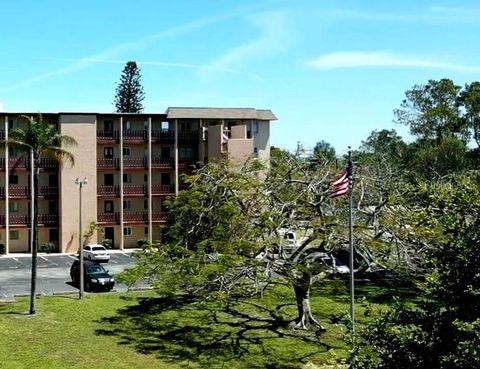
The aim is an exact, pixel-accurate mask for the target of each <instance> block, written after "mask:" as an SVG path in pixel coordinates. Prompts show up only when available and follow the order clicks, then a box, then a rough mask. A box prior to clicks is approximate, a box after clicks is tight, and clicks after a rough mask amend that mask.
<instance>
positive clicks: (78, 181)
mask: <svg viewBox="0 0 480 369" xmlns="http://www.w3.org/2000/svg"><path fill="white" fill-rule="evenodd" d="M87 183H88V181H87V178H83V179H78V178H77V179H76V180H75V184H76V185H77V186H78V250H79V255H78V257H79V258H80V271H79V274H80V289H79V292H78V298H79V299H80V300H83V291H84V271H83V245H82V187H83V185H86V184H87Z"/></svg>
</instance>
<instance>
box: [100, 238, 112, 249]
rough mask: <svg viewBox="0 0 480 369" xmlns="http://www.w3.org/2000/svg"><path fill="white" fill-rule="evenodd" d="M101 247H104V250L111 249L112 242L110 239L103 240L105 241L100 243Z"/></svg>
mask: <svg viewBox="0 0 480 369" xmlns="http://www.w3.org/2000/svg"><path fill="white" fill-rule="evenodd" d="M102 245H103V247H105V248H106V249H113V241H112V240H111V239H110V238H105V239H104V240H103V241H102Z"/></svg>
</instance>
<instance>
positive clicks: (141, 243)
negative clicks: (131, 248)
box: [137, 238, 149, 247]
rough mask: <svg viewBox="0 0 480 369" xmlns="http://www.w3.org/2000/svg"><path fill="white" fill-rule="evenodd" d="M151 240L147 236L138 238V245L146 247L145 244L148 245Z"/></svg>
mask: <svg viewBox="0 0 480 369" xmlns="http://www.w3.org/2000/svg"><path fill="white" fill-rule="evenodd" d="M148 244H149V242H148V240H147V239H146V238H140V239H139V240H137V245H138V247H144V246H145V245H148Z"/></svg>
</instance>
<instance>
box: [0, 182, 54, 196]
mask: <svg viewBox="0 0 480 369" xmlns="http://www.w3.org/2000/svg"><path fill="white" fill-rule="evenodd" d="M38 194H39V196H42V197H55V196H58V187H50V186H41V187H40V188H39V189H38ZM5 195H6V193H5V187H0V198H5ZM8 195H9V197H10V198H20V199H22V198H30V187H28V186H17V185H10V186H9V188H8Z"/></svg>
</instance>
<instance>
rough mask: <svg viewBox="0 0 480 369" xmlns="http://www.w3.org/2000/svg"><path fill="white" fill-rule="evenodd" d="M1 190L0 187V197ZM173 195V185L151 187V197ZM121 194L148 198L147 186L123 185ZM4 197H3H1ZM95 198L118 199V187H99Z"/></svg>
mask: <svg viewBox="0 0 480 369" xmlns="http://www.w3.org/2000/svg"><path fill="white" fill-rule="evenodd" d="M2 190H3V188H1V187H0V197H1V196H2V195H1V194H2ZM173 193H175V189H174V186H173V185H161V184H154V185H152V195H170V194H173ZM123 194H124V195H126V196H148V186H147V185H131V184H124V185H123ZM3 196H4V197H5V195H3ZM97 196H105V197H118V196H120V186H119V185H115V186H99V187H98V188H97Z"/></svg>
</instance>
